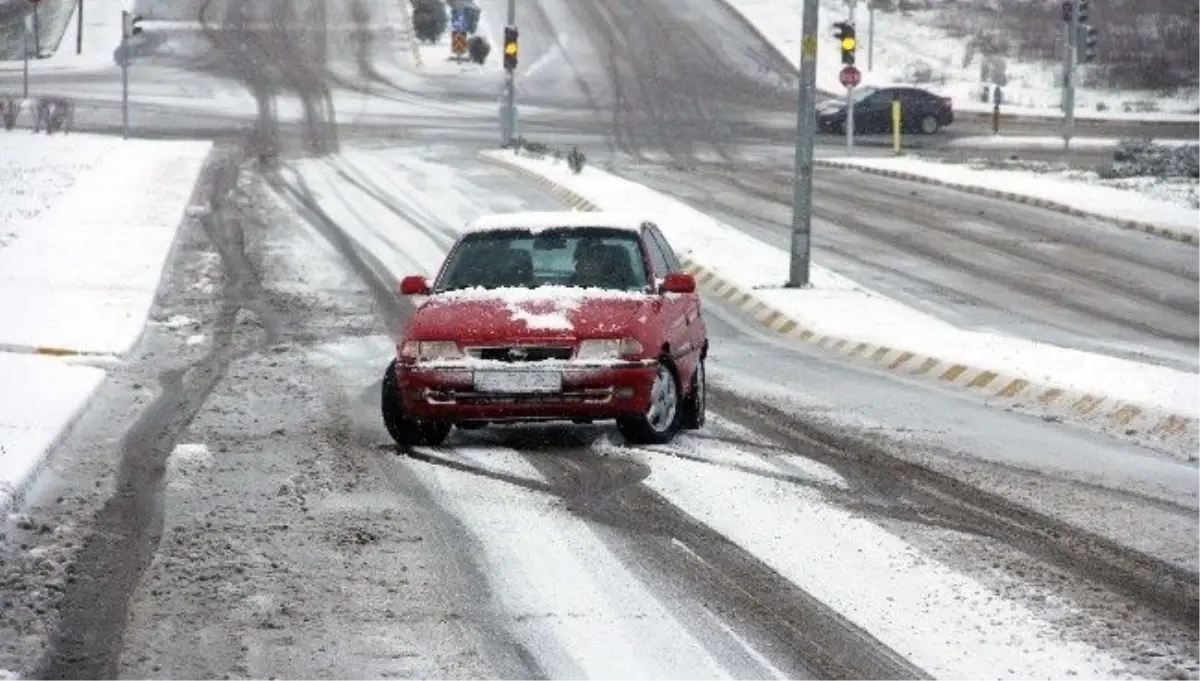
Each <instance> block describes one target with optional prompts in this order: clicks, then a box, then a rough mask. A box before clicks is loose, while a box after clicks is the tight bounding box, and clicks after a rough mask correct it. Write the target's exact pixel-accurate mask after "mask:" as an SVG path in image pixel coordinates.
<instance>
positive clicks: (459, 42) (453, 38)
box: [450, 31, 467, 58]
mask: <svg viewBox="0 0 1200 681" xmlns="http://www.w3.org/2000/svg"><path fill="white" fill-rule="evenodd" d="M450 52H451V53H453V54H454V56H456V57H459V58H461V57H462V56H463V55H464V54H466V53H467V32H466V31H455V32H454V33H451V34H450Z"/></svg>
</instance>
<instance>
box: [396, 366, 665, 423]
mask: <svg viewBox="0 0 1200 681" xmlns="http://www.w3.org/2000/svg"><path fill="white" fill-rule="evenodd" d="M540 364H543V363H541V362H538V363H530V364H529V365H520V364H513V365H510V366H491V365H489V366H480V365H479V364H476V363H470V362H464V363H461V364H456V363H445V362H443V363H438V364H437V365H436V366H424V365H412V366H403V365H402V366H398V367H397V375H396V378H397V384H398V389H399V390H400V395H401V399H402V400H403V404H404V410H405V412H406V413H407V414H408V415H409V416H410V417H412V418H416V419H422V420H439V421H491V422H506V421H507V422H522V421H557V420H583V419H587V420H607V419H613V418H617V417H619V416H624V415H630V414H642V413H645V412H646V410H647V409H648V408H649V405H650V388H651V386H652V385H653V383H654V379H655V376H656V375H657V373H658V362H657V361H653V360H647V361H639V362H621V363H616V364H614V363H587V362H554V363H549V362H547V363H544V364H545V366H537V365H540ZM483 372H488V373H489V374H491V375H493V376H495V375H496V374H505V373H507V374H512V375H514V377H522V378H531V376H530V374H541V375H542V376H541V377H552V376H561V382H559V381H558V380H557V379H553V382H554V383H556V384H557V385H556V386H555V388H553V389H545V388H543V389H542V390H540V391H531V390H526V389H512V390H506V389H497V388H495V387H491V388H487V389H483V388H480V387H479V386H478V385H477V380H476V379H477V376H478V375H479V374H481V373H483ZM480 378H482V377H480Z"/></svg>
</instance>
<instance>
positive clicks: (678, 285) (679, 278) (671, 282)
mask: <svg viewBox="0 0 1200 681" xmlns="http://www.w3.org/2000/svg"><path fill="white" fill-rule="evenodd" d="M659 290H661V291H662V292H663V293H695V292H696V278H695V277H693V276H692V275H690V274H683V273H679V272H676V273H672V274H668V275H667V276H666V278H664V279H663V282H662V286H661V287H660V288H659Z"/></svg>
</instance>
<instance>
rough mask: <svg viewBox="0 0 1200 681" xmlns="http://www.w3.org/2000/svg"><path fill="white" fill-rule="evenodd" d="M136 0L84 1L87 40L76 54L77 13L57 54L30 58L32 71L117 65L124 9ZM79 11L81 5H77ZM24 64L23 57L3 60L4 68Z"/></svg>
mask: <svg viewBox="0 0 1200 681" xmlns="http://www.w3.org/2000/svg"><path fill="white" fill-rule="evenodd" d="M131 1H132V0H87V2H84V3H82V4H83V44H82V46H81V47H82V49H81V50H80V51H79V53H78V54H76V50H75V48H76V44H77V40H78V36H79V33H78V18H77V17H76V16H74V15H72V17H71V21H70V22H68V24H67V30H66V32H65V33H64V34H63V37H62V42H61V43H59V46H58V50H56V51H55V52H54V54H53V55H51V56H48V57H46V58H44V59H34V60H31V61H30V62H29V70H30V72H31V73H36V72H40V71H75V72H85V71H97V70H103V69H108V68H116V62H115V61H114V59H113V51H114V50H116V49H117V47H118V46H119V45H120V42H121V11H122V10H127V9H129V8H130V7H131V6H132V5H131ZM75 11H76V12H78V11H79V9H78V6H77V7H76V9H75ZM22 68H24V65H23V64H22V62H20V61H0V72H3V71H17V70H20V69H22Z"/></svg>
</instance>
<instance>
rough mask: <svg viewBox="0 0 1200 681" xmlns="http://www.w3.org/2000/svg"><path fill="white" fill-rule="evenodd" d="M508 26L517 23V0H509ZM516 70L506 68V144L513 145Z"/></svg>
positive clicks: (515, 129) (515, 130)
mask: <svg viewBox="0 0 1200 681" xmlns="http://www.w3.org/2000/svg"><path fill="white" fill-rule="evenodd" d="M505 22H506V23H505V25H506V26H516V25H517V0H508V17H507V18H506V20H505ZM515 79H516V70H515V69H510V70H506V71H505V74H504V113H503V117H504V120H503V121H502V124H503V125H502V127H503V128H504V146H511V145H512V143H513V140H515V139H516V137H517V86H516V83H515V82H514V81H515Z"/></svg>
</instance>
